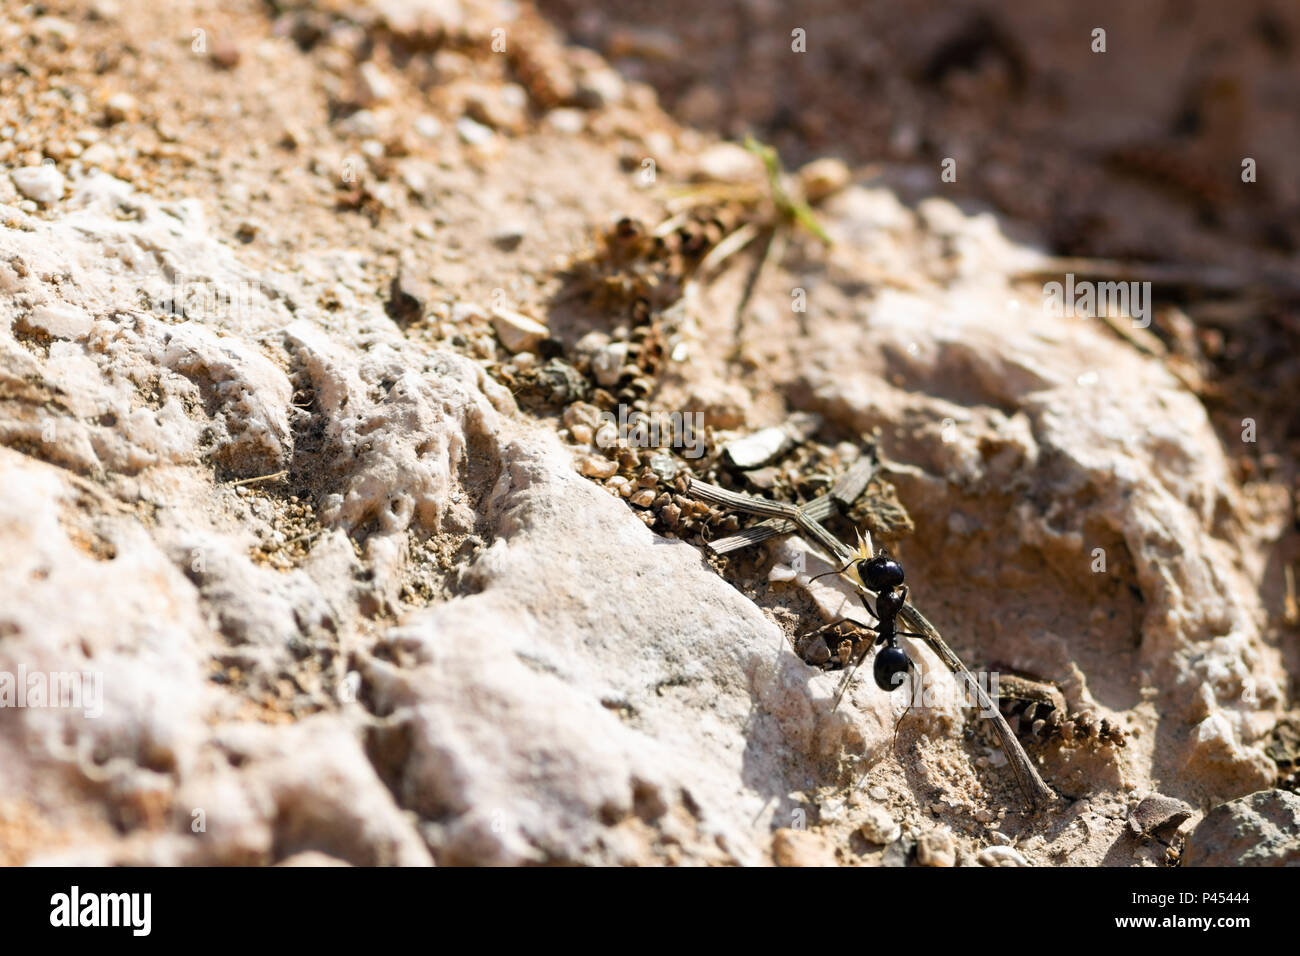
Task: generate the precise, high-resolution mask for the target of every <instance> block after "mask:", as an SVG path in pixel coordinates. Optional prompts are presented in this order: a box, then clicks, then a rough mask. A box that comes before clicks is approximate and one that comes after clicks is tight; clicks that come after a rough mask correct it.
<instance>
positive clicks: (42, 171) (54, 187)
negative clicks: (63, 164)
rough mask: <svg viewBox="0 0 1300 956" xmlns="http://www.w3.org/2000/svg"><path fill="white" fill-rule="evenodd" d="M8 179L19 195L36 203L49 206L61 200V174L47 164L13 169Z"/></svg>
mask: <svg viewBox="0 0 1300 956" xmlns="http://www.w3.org/2000/svg"><path fill="white" fill-rule="evenodd" d="M9 178H10V179H12V180H13V183H14V187H15V188H16V189H17V190H18V191H19V192H20V193H22V194H23V195H24V196H26V197H27V198H28V199H34V200H35V201H36V202H38V203H44V204H49V203H52V202H58V201H59V200H60V199H62V198H63V173H61V172H59V171H58V170H57V169H55V168H54V166H52V165H50V164H48V163H42V164H41V165H40V166H25V167H23V168H22V169H15V170H14V171H13V172H11V173H10V174H9Z"/></svg>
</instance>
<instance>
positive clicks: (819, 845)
mask: <svg viewBox="0 0 1300 956" xmlns="http://www.w3.org/2000/svg"><path fill="white" fill-rule="evenodd" d="M772 858H773V859H774V860H775V861H776V865H777V866H838V865H839V864H838V863H837V862H836V860H835V850H834V848H833V847H832V846H831V845H830V844H829V843H828V842H827V841H826V838H825V837H823V836H822V835H821V834H818V833H812V832H810V831H808V830H790V829H782V830H777V831H776V832H775V833H774V834H772Z"/></svg>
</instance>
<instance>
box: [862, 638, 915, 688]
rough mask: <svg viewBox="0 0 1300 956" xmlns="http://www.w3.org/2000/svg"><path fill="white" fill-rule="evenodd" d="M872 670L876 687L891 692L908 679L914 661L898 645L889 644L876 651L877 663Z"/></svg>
mask: <svg viewBox="0 0 1300 956" xmlns="http://www.w3.org/2000/svg"><path fill="white" fill-rule="evenodd" d="M871 669H872V671H873V673H874V674H875V678H876V686H877V687H879V688H880V689H881V690H884V691H891V690H894V689H895V688H897V687H898V685H899V684H901V683H903V681H904V680H906V679H907V675H908V673H909V672H910V671H911V669H912V659H911V658H910V657H908V656H907V651H905V650H903V649H902V648H901V647H899V646H898V645H897V644H889V645H887V646H885V647H882V648H881V649H880V650H878V651H876V661H875V663H874V664H873V665H872V667H871Z"/></svg>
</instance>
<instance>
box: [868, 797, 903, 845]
mask: <svg viewBox="0 0 1300 956" xmlns="http://www.w3.org/2000/svg"><path fill="white" fill-rule="evenodd" d="M858 832H859V833H861V834H862V838H863V839H864V840H866V841H867V842H868V843H882V844H883V843H893V842H894V841H895V840H897V839H898V837H899V835H900V834H901V833H902V832H903V831H902V828H901V827H900V826H899V825H898V823H897V822H896V821H895V820H894V818H893V817H891V816H890V815H889V811H887V810H886V809H885V808H884V807H880V806H876V805H875V804H872V805H871V806H869V807H867V810H866V816H865V817H864V818H863V820H862V824H861V826H859V827H858Z"/></svg>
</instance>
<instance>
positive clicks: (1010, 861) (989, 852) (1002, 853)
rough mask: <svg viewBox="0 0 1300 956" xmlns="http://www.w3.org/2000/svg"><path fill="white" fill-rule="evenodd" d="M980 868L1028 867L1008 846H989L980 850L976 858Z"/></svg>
mask: <svg viewBox="0 0 1300 956" xmlns="http://www.w3.org/2000/svg"><path fill="white" fill-rule="evenodd" d="M976 859H977V860H978V861H979V864H980V865H981V866H1028V865H1029V861H1028V860H1026V859H1025V858H1024V857H1023V856H1022V855H1021V854H1020V852H1019V851H1017V850H1015V849H1013V848H1012V847H1009V846H989V847H985V848H984V849H982V850H980V852H979V856H977V857H976Z"/></svg>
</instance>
